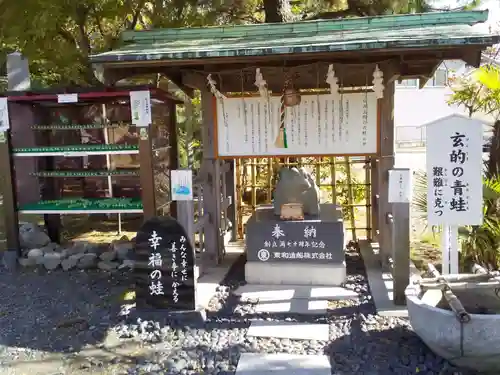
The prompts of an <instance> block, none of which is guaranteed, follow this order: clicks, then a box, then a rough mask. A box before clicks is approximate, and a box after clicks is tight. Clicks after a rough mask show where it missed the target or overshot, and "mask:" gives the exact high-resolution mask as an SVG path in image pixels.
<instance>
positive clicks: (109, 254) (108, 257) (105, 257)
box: [99, 251, 116, 262]
mask: <svg viewBox="0 0 500 375" xmlns="http://www.w3.org/2000/svg"><path fill="white" fill-rule="evenodd" d="M115 258H116V253H115V252H114V251H105V252H103V253H102V254H101V255H99V259H101V260H102V261H104V262H110V261H112V260H114V259H115Z"/></svg>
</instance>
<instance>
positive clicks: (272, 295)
mask: <svg viewBox="0 0 500 375" xmlns="http://www.w3.org/2000/svg"><path fill="white" fill-rule="evenodd" d="M235 294H236V295H239V296H240V298H241V299H242V300H243V301H249V300H250V301H257V305H256V306H255V309H256V311H257V312H260V313H291V314H306V315H307V314H309V315H315V314H325V313H326V310H327V309H328V301H332V300H343V299H352V298H357V297H358V295H357V293H355V292H353V291H351V290H348V289H345V288H341V287H324V286H303V285H258V284H247V285H244V286H242V287H240V288H238V289H237V290H236V291H235Z"/></svg>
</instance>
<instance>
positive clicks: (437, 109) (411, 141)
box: [394, 61, 494, 170]
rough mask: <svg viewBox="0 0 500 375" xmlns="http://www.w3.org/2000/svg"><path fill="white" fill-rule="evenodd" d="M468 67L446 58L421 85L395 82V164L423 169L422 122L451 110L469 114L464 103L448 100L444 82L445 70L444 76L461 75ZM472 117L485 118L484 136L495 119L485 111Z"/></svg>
mask: <svg viewBox="0 0 500 375" xmlns="http://www.w3.org/2000/svg"><path fill="white" fill-rule="evenodd" d="M468 71H470V70H469V68H467V67H466V65H465V63H463V62H462V61H447V62H445V63H443V64H442V65H441V66H440V68H439V70H438V71H437V72H436V76H435V77H434V79H433V80H429V82H428V84H427V85H426V87H424V88H422V89H419V88H418V86H417V85H418V82H417V81H416V80H414V81H403V82H402V83H396V92H395V98H394V125H395V141H396V145H395V147H396V167H397V168H411V169H414V170H418V169H421V170H424V169H425V126H424V125H425V124H428V123H430V122H433V121H436V120H439V119H441V118H443V117H446V116H449V115H452V114H461V115H465V116H468V113H466V110H465V108H464V107H463V106H460V107H459V106H456V105H449V104H448V101H449V100H450V95H451V94H452V90H451V89H450V88H449V87H448V86H446V85H445V83H446V82H443V80H444V79H443V77H444V76H445V73H446V76H451V75H457V76H461V75H463V74H465V73H467V72H468ZM473 117H474V118H478V119H482V120H484V122H485V126H484V131H485V137H487V136H488V133H489V131H490V124H492V123H493V121H494V119H493V118H492V117H491V116H485V115H484V114H475V115H474V116H473Z"/></svg>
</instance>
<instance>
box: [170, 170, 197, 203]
mask: <svg viewBox="0 0 500 375" xmlns="http://www.w3.org/2000/svg"><path fill="white" fill-rule="evenodd" d="M170 185H171V191H172V200H173V201H192V200H193V171H191V170H190V169H174V170H171V171H170Z"/></svg>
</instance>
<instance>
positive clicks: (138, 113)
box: [130, 90, 153, 127]
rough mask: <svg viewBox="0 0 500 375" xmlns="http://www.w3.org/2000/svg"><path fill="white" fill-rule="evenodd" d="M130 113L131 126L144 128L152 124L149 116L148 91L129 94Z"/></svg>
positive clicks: (149, 95) (149, 102)
mask: <svg viewBox="0 0 500 375" xmlns="http://www.w3.org/2000/svg"><path fill="white" fill-rule="evenodd" d="M130 111H131V115H132V124H134V125H136V126H141V127H146V126H149V125H151V123H152V121H153V120H152V115H151V94H150V93H149V91H147V90H145V91H131V92H130Z"/></svg>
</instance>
